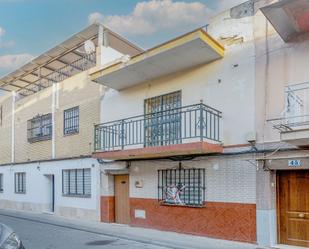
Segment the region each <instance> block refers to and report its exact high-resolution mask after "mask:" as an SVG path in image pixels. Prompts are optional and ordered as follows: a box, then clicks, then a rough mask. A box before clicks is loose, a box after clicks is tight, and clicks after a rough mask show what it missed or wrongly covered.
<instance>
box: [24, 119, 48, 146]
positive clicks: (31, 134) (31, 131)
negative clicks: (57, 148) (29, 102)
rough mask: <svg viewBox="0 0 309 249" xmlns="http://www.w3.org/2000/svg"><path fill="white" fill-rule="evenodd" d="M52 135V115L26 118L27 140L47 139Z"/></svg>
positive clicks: (30, 141)
mask: <svg viewBox="0 0 309 249" xmlns="http://www.w3.org/2000/svg"><path fill="white" fill-rule="evenodd" d="M51 137H52V115H51V113H49V114H46V115H38V116H36V117H34V118H33V119H30V120H28V142H29V143H34V142H38V141H43V140H49V139H51Z"/></svg>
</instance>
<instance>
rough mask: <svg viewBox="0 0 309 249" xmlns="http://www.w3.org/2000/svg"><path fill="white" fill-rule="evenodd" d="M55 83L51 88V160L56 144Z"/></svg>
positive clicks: (54, 154) (54, 156) (54, 153)
mask: <svg viewBox="0 0 309 249" xmlns="http://www.w3.org/2000/svg"><path fill="white" fill-rule="evenodd" d="M56 91H57V86H56V83H53V87H52V106H51V107H52V159H55V158H56V143H55V138H56V136H55V109H56Z"/></svg>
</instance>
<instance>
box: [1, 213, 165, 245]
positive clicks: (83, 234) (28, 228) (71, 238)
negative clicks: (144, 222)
mask: <svg viewBox="0 0 309 249" xmlns="http://www.w3.org/2000/svg"><path fill="white" fill-rule="evenodd" d="M0 222H1V223H4V224H6V225H8V226H10V227H11V228H13V229H14V231H15V232H16V233H17V234H18V235H19V237H20V238H21V240H22V241H23V243H24V246H25V248H26V249H90V248H94V249H96V248H98V249H99V248H102V249H103V248H113V249H120V248H126V249H167V248H168V247H161V246H155V245H151V244H145V243H141V242H136V241H133V240H126V239H121V238H117V237H112V236H105V235H101V234H98V233H94V232H89V231H84V230H78V229H76V228H69V227H67V226H61V225H58V224H57V225H55V224H49V223H46V222H39V221H34V220H29V219H23V218H21V217H14V216H7V215H3V214H1V213H0Z"/></svg>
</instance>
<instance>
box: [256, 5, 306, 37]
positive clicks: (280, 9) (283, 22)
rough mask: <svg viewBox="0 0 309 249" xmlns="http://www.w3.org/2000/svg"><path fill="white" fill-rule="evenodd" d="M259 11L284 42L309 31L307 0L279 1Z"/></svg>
mask: <svg viewBox="0 0 309 249" xmlns="http://www.w3.org/2000/svg"><path fill="white" fill-rule="evenodd" d="M261 11H262V12H263V13H264V15H265V16H266V18H267V19H268V20H269V21H270V23H271V24H272V25H273V27H274V28H275V29H276V31H277V32H278V34H279V35H280V36H281V37H282V39H283V40H284V41H286V42H288V41H290V40H292V39H294V38H295V37H297V36H298V35H300V34H303V33H306V32H308V31H309V1H308V0H281V1H278V2H276V3H273V4H270V5H268V6H265V7H263V8H261Z"/></svg>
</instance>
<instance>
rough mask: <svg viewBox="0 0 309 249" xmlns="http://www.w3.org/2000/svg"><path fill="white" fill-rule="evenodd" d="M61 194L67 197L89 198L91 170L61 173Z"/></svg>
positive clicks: (71, 170) (73, 170)
mask: <svg viewBox="0 0 309 249" xmlns="http://www.w3.org/2000/svg"><path fill="white" fill-rule="evenodd" d="M62 193H63V195H67V196H82V197H90V196H91V169H70V170H63V171H62Z"/></svg>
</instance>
